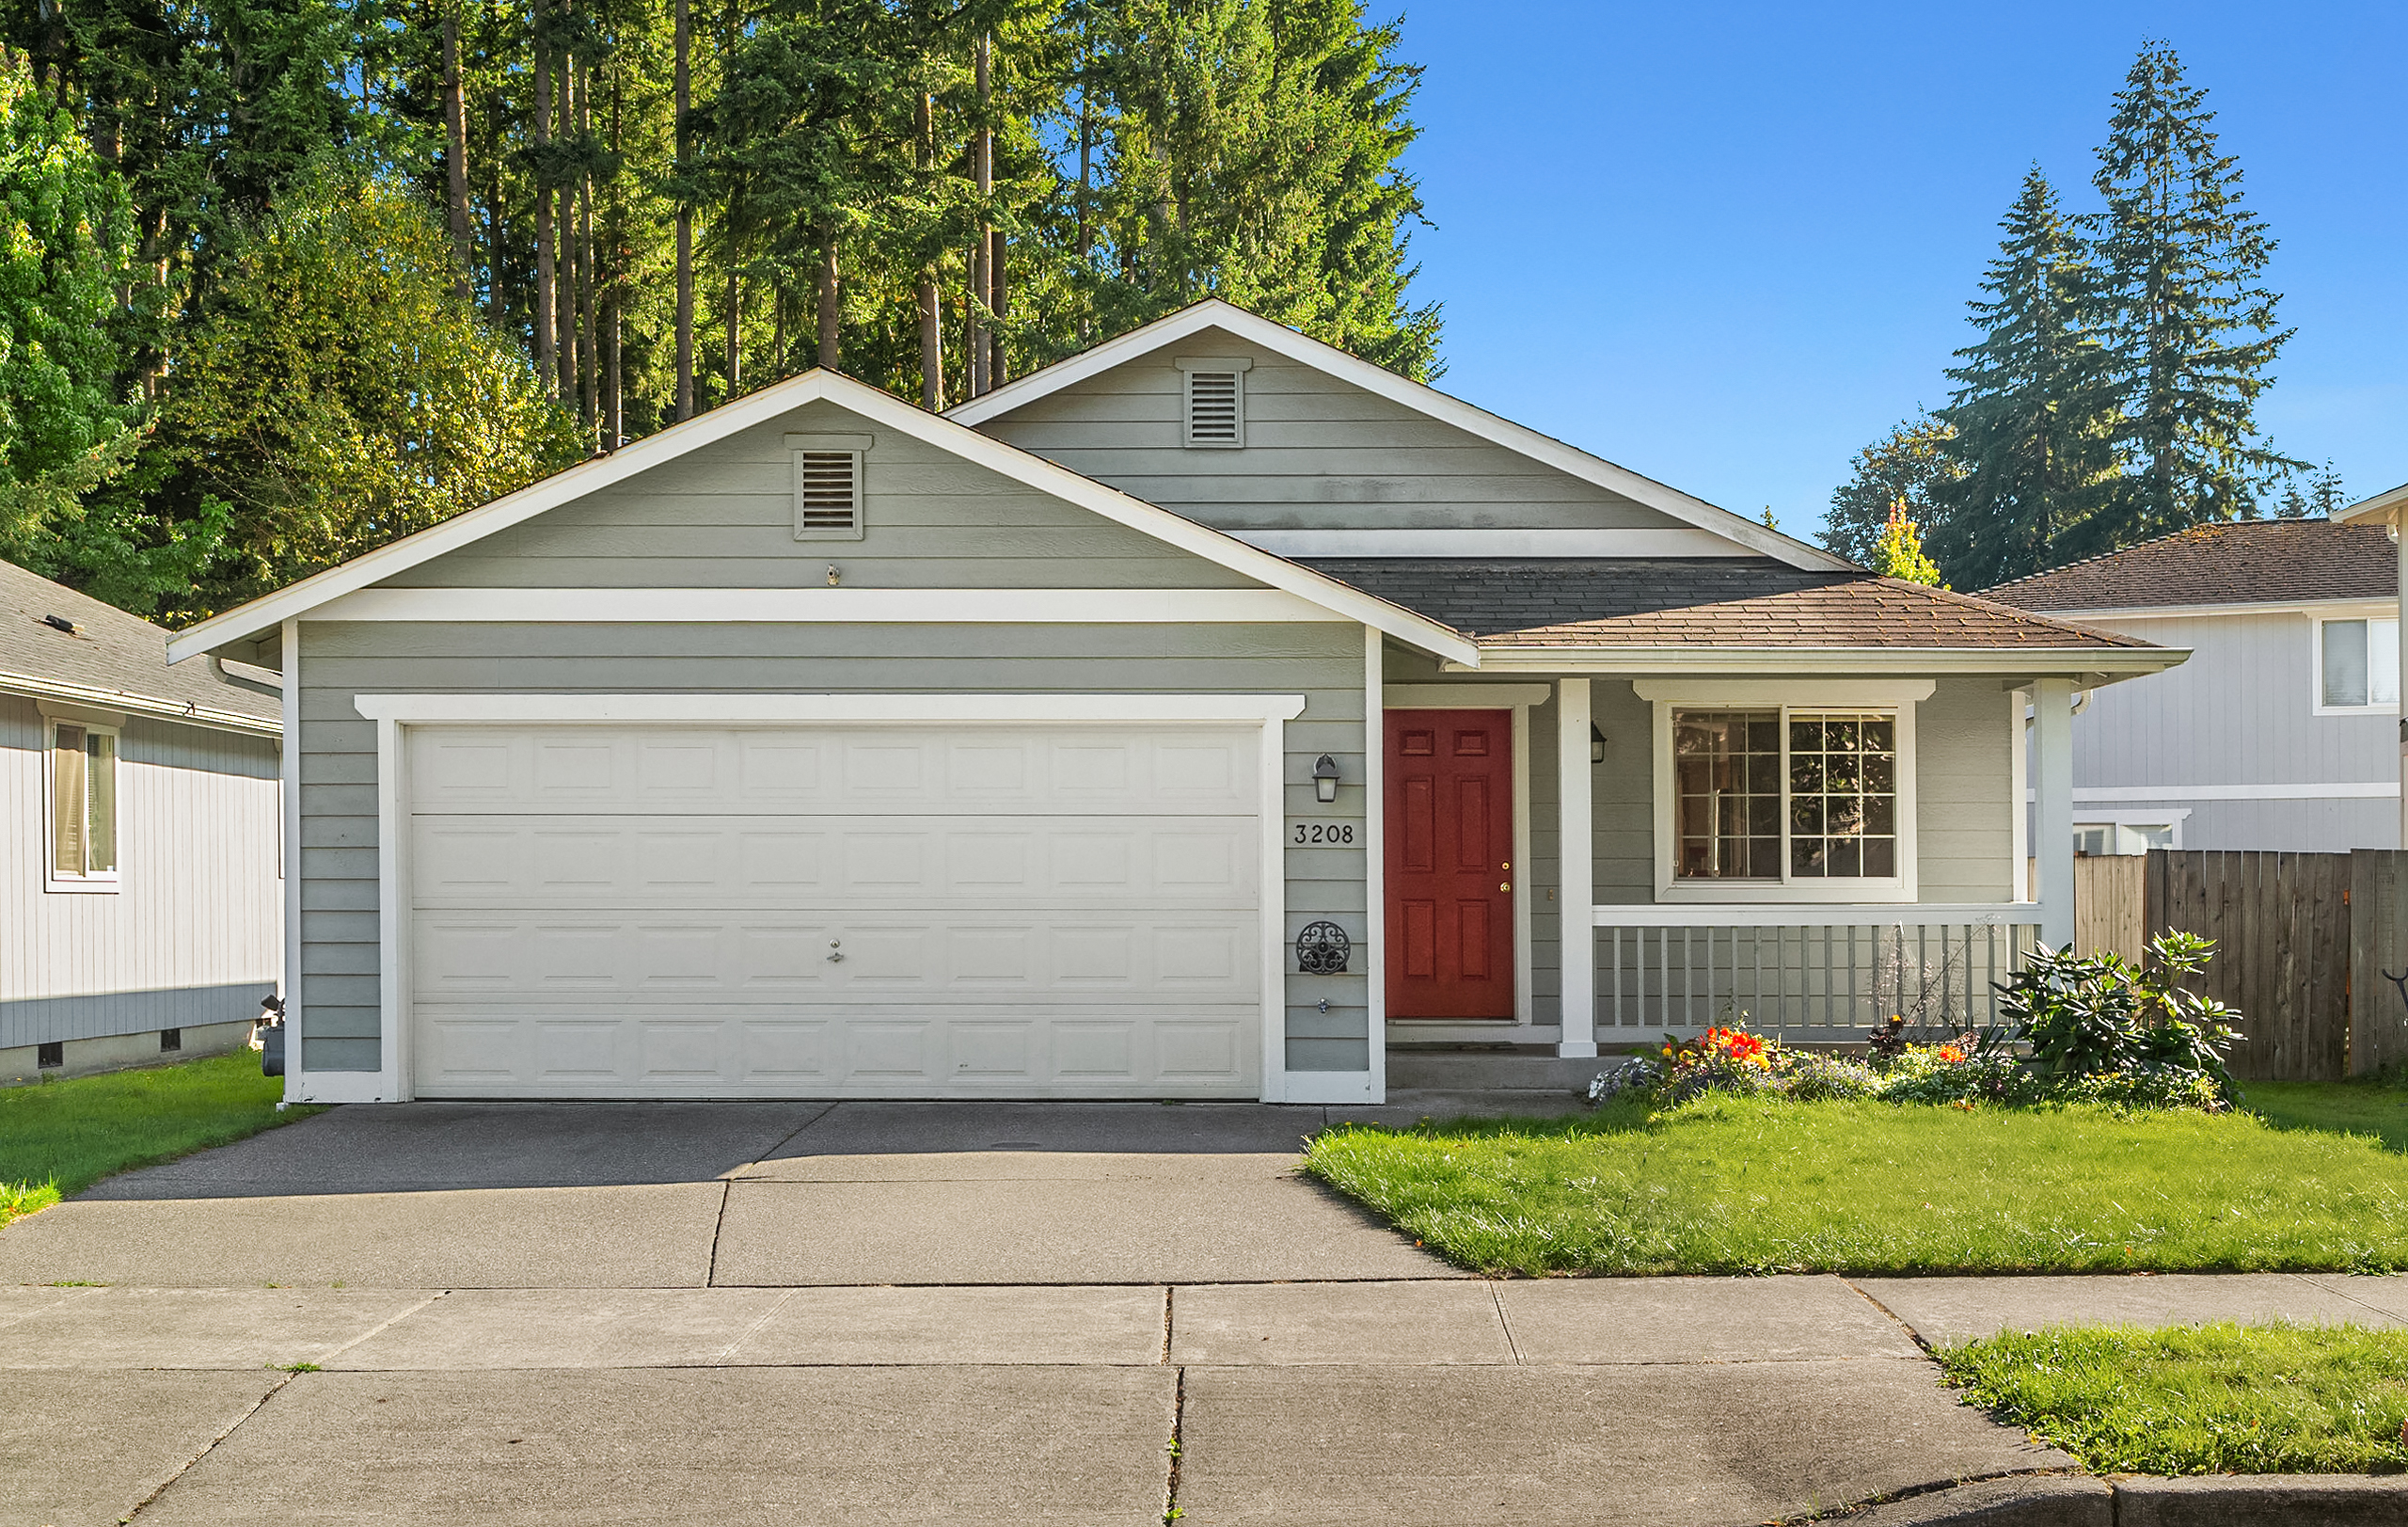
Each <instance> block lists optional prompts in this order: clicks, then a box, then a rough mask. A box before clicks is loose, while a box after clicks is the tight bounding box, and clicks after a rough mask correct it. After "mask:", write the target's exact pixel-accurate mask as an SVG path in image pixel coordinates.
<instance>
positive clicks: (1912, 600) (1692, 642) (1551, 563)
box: [1310, 557, 2149, 649]
mask: <svg viewBox="0 0 2408 1527" xmlns="http://www.w3.org/2000/svg"><path fill="white" fill-rule="evenodd" d="M1310 565H1311V566H1313V567H1315V568H1317V569H1319V570H1320V571H1322V572H1324V573H1327V574H1329V575H1330V576H1331V577H1333V578H1337V579H1339V580H1340V581H1344V582H1348V583H1352V584H1354V585H1355V587H1357V588H1359V589H1362V590H1363V591H1364V592H1365V593H1368V594H1376V595H1378V596H1380V597H1382V598H1384V599H1388V600H1391V601H1393V602H1394V603H1397V604H1401V605H1403V606H1404V607H1406V608H1407V609H1410V610H1417V611H1419V612H1421V613H1423V614H1425V615H1429V616H1431V617H1432V618H1433V619H1436V620H1441V621H1444V622H1446V623H1447V624H1448V625H1450V626H1452V627H1454V628H1456V629H1458V630H1463V631H1468V632H1471V633H1473V634H1474V635H1476V636H1477V637H1478V638H1479V641H1480V644H1481V646H1483V647H1552V646H1565V647H1574V646H1591V647H1664V646H1719V647H1859V648H1861V647H1947V648H1966V647H1991V648H2009V649H2012V648H2040V647H2054V648H2065V647H2146V646H2148V645H2149V644H2148V643H2147V642H2142V641H2138V640H2136V639H2134V638H2131V637H2127V636H2116V635H2113V634H2111V633H2109V632H2105V631H2094V630H2089V629H2087V628H2083V627H2080V626H2073V625H2069V624H2067V623H2066V622H2064V621H2059V620H2051V619H2049V618H2047V617H2046V616H2041V615H2034V614H2031V613H2029V612H2024V611H2021V610H2013V609H2009V608H2007V607H2006V606H2004V605H2001V604H1996V603H1993V602H1992V601H1990V600H1988V599H1982V598H1976V597H1974V596H1972V595H1967V594H1952V593H1949V592H1948V591H1947V590H1945V589H1933V588H1925V587H1924V586H1923V585H1921V584H1919V583H1902V582H1900V581H1897V580H1895V579H1890V578H1876V577H1874V576H1873V575H1872V574H1870V573H1825V572H1811V571H1806V570H1803V569H1799V568H1795V567H1787V566H1782V565H1779V564H1777V563H1773V562H1770V561H1768V560H1759V559H1753V558H1720V559H1705V558H1679V559H1648V560H1616V561H1590V560H1574V559H1562V560H1554V559H1550V560H1545V561H1526V562H1488V561H1467V560H1462V559H1455V558H1444V559H1441V558H1418V557H1417V558H1349V559H1344V560H1339V559H1315V560H1314V561H1312V563H1311V564H1310Z"/></svg>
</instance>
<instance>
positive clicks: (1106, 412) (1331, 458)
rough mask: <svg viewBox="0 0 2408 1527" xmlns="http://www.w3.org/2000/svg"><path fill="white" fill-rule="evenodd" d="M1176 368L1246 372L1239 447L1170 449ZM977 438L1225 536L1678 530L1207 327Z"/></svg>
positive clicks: (1636, 506)
mask: <svg viewBox="0 0 2408 1527" xmlns="http://www.w3.org/2000/svg"><path fill="white" fill-rule="evenodd" d="M1174 351H1175V353H1174ZM1184 356H1228V357H1244V358H1250V359H1251V360H1252V361H1253V363H1254V364H1253V367H1252V369H1251V370H1249V371H1247V372H1246V374H1245V384H1244V393H1245V396H1244V408H1245V445H1244V448H1243V449H1239V450H1222V449H1196V450H1191V449H1188V448H1186V447H1185V446H1183V445H1182V444H1181V430H1180V424H1181V417H1182V411H1183V409H1184V406H1185V395H1184V393H1183V391H1182V384H1181V381H1180V372H1179V370H1178V368H1177V367H1176V366H1175V365H1174V364H1173V362H1174V361H1175V360H1177V359H1178V358H1180V357H1184ZM979 428H980V429H982V430H984V431H985V432H986V433H988V434H990V435H992V436H994V437H996V438H997V439H1000V440H1006V441H1008V442H1010V443H1011V444H1013V445H1016V446H1019V447H1020V448H1021V449H1022V450H1024V451H1032V452H1035V453H1037V454H1038V455H1041V456H1045V457H1048V458H1049V459H1051V460H1054V461H1058V462H1060V463H1061V464H1062V465H1063V466H1065V467H1068V468H1069V469H1071V470H1072V471H1076V472H1081V473H1084V474H1085V475H1086V476H1088V477H1092V478H1094V479H1096V480H1097V481H1098V482H1101V483H1109V484H1110V485H1113V486H1114V487H1117V488H1119V489H1120V490H1121V491H1123V492H1125V493H1130V494H1133V495H1134V496H1136V497H1137V498H1140V499H1143V500H1145V501H1147V502H1149V503H1155V504H1160V505H1162V506H1163V507H1164V508H1167V509H1176V510H1178V511H1179V512H1180V514H1183V515H1186V516H1188V517H1191V518H1194V519H1197V520H1201V521H1202V522H1203V523H1205V524H1208V525H1212V526H1213V527H1215V528H1217V529H1220V530H1227V531H1246V530H1330V529H1360V528H1379V529H1389V530H1398V529H1423V528H1440V529H1450V530H1451V529H1465V528H1471V527H1482V528H1510V529H1516V530H1529V529H1539V530H1556V529H1594V528H1617V529H1642V530H1687V529H1689V528H1690V527H1689V526H1688V525H1687V522H1686V521H1682V520H1676V519H1674V518H1672V517H1670V516H1668V515H1665V514H1663V513H1662V512H1661V511H1658V510H1655V509H1650V508H1647V507H1645V506H1644V505H1642V504H1640V503H1637V502H1634V501H1631V500H1629V499H1626V498H1624V497H1622V496H1621V495H1620V494H1617V493H1612V492H1608V490H1606V489H1604V488H1601V487H1598V486H1596V485H1593V484H1590V483H1584V482H1582V481H1580V480H1579V479H1577V478H1575V477H1572V476H1569V475H1567V474H1565V473H1563V472H1560V471H1558V470H1556V469H1554V468H1551V467H1547V466H1545V465H1543V464H1541V463H1539V462H1536V461H1533V460H1530V459H1529V457H1527V456H1523V455H1521V454H1519V453H1515V452H1512V451H1508V450H1506V449H1505V448H1504V447H1503V446H1500V445H1494V444H1491V443H1490V442H1488V441H1486V440H1482V439H1480V438H1478V437H1475V436H1472V435H1468V434H1465V432H1464V431H1462V430H1459V429H1456V428H1455V427H1454V426H1452V425H1450V424H1442V423H1440V422H1437V421H1436V420H1434V419H1430V418H1428V417H1426V416H1424V415H1422V414H1419V413H1417V412H1415V411H1414V410H1413V409H1410V408H1407V407H1405V406H1403V405H1402V404H1398V403H1392V402H1390V401H1388V400H1387V399H1386V398H1383V397H1380V396H1378V395H1376V394H1374V393H1370V392H1366V391H1364V390H1362V389H1360V388H1357V387H1355V386H1354V385H1353V384H1351V383H1348V382H1344V381H1340V380H1339V379H1338V378H1337V377H1334V376H1331V375H1328V374H1325V373H1323V372H1320V371H1316V370H1314V369H1313V368H1311V367H1308V366H1303V365H1299V364H1297V363H1296V362H1295V361H1292V360H1289V359H1287V358H1284V357H1281V356H1277V355H1275V354H1272V353H1271V352H1268V351H1265V350H1261V349H1259V348H1257V347H1255V346H1253V345H1251V344H1249V343H1247V342H1245V341H1243V340H1240V339H1238V338H1236V337H1234V336H1232V335H1229V334H1227V333H1225V332H1223V331H1221V330H1218V329H1213V330H1208V331H1206V332H1204V333H1201V334H1197V335H1196V336H1194V337H1193V338H1191V339H1187V340H1182V341H1180V342H1179V343H1178V344H1177V345H1176V346H1174V347H1170V348H1165V349H1163V350H1159V351H1156V352H1154V353H1153V354H1150V355H1146V356H1140V357H1138V358H1134V359H1133V360H1130V361H1128V362H1126V363H1124V364H1122V365H1119V366H1116V367H1113V368H1112V369H1111V370H1109V371H1106V372H1103V373H1101V374H1098V375H1095V376H1090V377H1088V378H1086V379H1085V380H1084V381H1081V382H1076V383H1073V384H1071V385H1070V386H1069V387H1065V388H1063V389H1061V390H1058V391H1054V392H1052V393H1048V394H1047V395H1045V396H1044V397H1041V398H1037V399H1033V400H1032V401H1030V402H1028V403H1025V404H1022V406H1019V407H1017V408H1014V409H1013V410H1012V411H1011V412H1010V413H1009V414H1007V415H1006V416H1004V417H1001V418H998V419H994V420H990V421H989V422H986V423H984V424H981V425H980V426H979ZM1731 550H1732V554H1734V555H1739V554H1743V553H1741V552H1740V549H1738V548H1737V547H1733V548H1732V549H1731Z"/></svg>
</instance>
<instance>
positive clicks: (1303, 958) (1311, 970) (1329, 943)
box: [1296, 922, 1355, 976]
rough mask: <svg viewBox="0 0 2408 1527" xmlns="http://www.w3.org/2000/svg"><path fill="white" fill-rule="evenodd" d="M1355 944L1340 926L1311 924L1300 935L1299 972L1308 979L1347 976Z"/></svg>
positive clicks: (1298, 940) (1325, 923) (1297, 939)
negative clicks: (1349, 957)
mask: <svg viewBox="0 0 2408 1527" xmlns="http://www.w3.org/2000/svg"><path fill="white" fill-rule="evenodd" d="M1354 952H1355V941H1354V940H1352V939H1350V938H1348V937H1347V936H1346V930H1344V929H1343V928H1340V927H1339V926H1338V925H1337V924H1336V923H1327V922H1323V923H1307V924H1306V925H1305V931H1303V932H1301V933H1299V934H1297V935H1296V968H1297V969H1298V970H1299V971H1301V972H1303V973H1304V974H1305V975H1307V976H1343V975H1345V974H1346V961H1347V958H1348V956H1350V955H1352V954H1353V953H1354Z"/></svg>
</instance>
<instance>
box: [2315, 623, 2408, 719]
mask: <svg viewBox="0 0 2408 1527" xmlns="http://www.w3.org/2000/svg"><path fill="white" fill-rule="evenodd" d="M2399 620H2400V606H2399V605H2397V604H2387V605H2385V604H2377V605H2364V606H2360V607H2357V608H2354V609H2351V608H2344V609H2337V610H2336V611H2335V612H2333V613H2330V614H2319V615H2315V616H2313V617H2311V618H2310V619H2309V621H2308V627H2309V631H2308V637H2309V640H2308V670H2307V708H2308V713H2309V714H2310V715H2315V716H2396V715H2399V714H2400V696H2399V694H2398V693H2397V692H2398V691H2399V690H2400V688H2401V680H2402V679H2403V678H2408V675H2403V674H2402V673H2400V671H2399V669H2398V663H2399V660H2400V627H2399V624H2398V623H2399ZM2338 621H2350V622H2353V623H2354V624H2359V625H2363V626H2365V627H2366V628H2367V692H2368V694H2372V693H2373V692H2374V658H2375V653H2376V652H2377V650H2379V649H2378V648H2377V646H2376V645H2375V627H2376V626H2377V625H2378V624H2383V623H2389V624H2390V625H2391V627H2392V631H2391V641H2390V642H2389V643H2388V644H2387V645H2388V646H2389V648H2390V652H2389V656H2390V658H2391V660H2392V662H2393V664H2394V668H2393V672H2392V676H2391V687H2392V689H2393V691H2394V694H2393V696H2392V698H2391V700H2390V701H2389V702H2388V703H2383V702H2377V701H2369V702H2368V704H2366V705H2362V706H2337V705H2328V704H2326V703H2325V699H2324V628H2325V627H2327V626H2330V625H2333V624H2335V623H2336V622H2338Z"/></svg>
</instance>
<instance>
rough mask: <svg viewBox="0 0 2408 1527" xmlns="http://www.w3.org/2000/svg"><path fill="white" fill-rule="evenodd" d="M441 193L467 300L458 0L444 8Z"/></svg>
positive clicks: (468, 241)
mask: <svg viewBox="0 0 2408 1527" xmlns="http://www.w3.org/2000/svg"><path fill="white" fill-rule="evenodd" d="M443 160H444V163H443V189H444V209H445V211H446V213H447V214H448V215H449V217H450V221H451V225H452V257H453V258H454V259H456V260H457V261H458V262H459V264H460V269H459V271H458V273H457V274H456V275H455V276H454V277H453V278H452V290H453V291H454V292H455V293H457V294H458V295H459V297H460V300H462V301H463V302H466V301H467V300H468V293H469V272H470V271H471V270H473V269H474V268H475V264H476V249H475V248H474V247H473V243H472V240H473V235H472V234H471V232H470V231H469V229H470V224H469V222H468V104H467V91H466V89H465V88H464V87H463V86H462V85H461V82H460V0H445V3H444V6H443Z"/></svg>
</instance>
